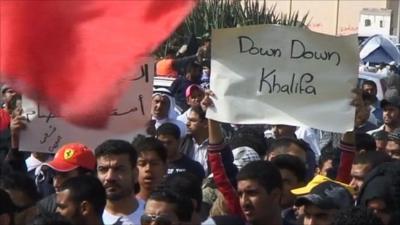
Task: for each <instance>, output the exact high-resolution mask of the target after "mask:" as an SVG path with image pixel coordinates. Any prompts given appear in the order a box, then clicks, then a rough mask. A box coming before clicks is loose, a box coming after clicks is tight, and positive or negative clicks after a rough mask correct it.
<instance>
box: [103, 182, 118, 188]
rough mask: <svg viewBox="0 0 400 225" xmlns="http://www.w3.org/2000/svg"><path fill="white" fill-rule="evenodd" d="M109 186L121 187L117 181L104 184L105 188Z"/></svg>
mask: <svg viewBox="0 0 400 225" xmlns="http://www.w3.org/2000/svg"><path fill="white" fill-rule="evenodd" d="M109 187H121V185H119V184H118V183H117V182H108V183H105V184H104V188H109Z"/></svg>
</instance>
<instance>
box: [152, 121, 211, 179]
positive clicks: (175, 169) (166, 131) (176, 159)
mask: <svg viewBox="0 0 400 225" xmlns="http://www.w3.org/2000/svg"><path fill="white" fill-rule="evenodd" d="M156 135H157V139H158V140H160V141H161V142H162V143H163V144H164V146H165V148H166V149H167V153H168V154H167V163H168V171H167V174H173V173H180V172H186V171H187V172H190V173H192V174H193V175H195V176H197V178H198V179H199V180H203V179H204V177H205V173H204V169H203V166H202V165H201V164H200V163H198V162H197V161H194V160H192V159H190V158H189V157H187V156H186V155H184V154H183V153H182V152H180V151H179V143H180V138H179V137H180V131H179V128H178V127H177V126H176V125H175V124H172V123H165V124H163V125H161V126H160V127H159V128H158V129H157V132H156Z"/></svg>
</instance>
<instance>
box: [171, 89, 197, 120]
mask: <svg viewBox="0 0 400 225" xmlns="http://www.w3.org/2000/svg"><path fill="white" fill-rule="evenodd" d="M185 96H186V104H187V105H188V106H189V108H188V109H187V110H186V111H184V112H183V113H182V114H181V115H179V116H178V117H177V118H176V119H177V120H179V121H182V122H183V123H184V124H186V123H187V120H188V117H189V114H190V111H191V107H194V106H198V105H200V101H201V100H202V99H203V98H204V90H203V88H202V87H200V86H199V85H197V84H191V85H189V86H188V87H187V88H186V91H185Z"/></svg>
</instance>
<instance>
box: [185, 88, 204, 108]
mask: <svg viewBox="0 0 400 225" xmlns="http://www.w3.org/2000/svg"><path fill="white" fill-rule="evenodd" d="M191 91H192V92H191V94H190V96H188V97H186V103H187V104H188V105H189V106H198V105H200V102H201V100H202V99H203V98H204V92H203V91H201V90H199V89H198V88H192V90H191Z"/></svg>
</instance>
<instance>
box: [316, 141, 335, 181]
mask: <svg viewBox="0 0 400 225" xmlns="http://www.w3.org/2000/svg"><path fill="white" fill-rule="evenodd" d="M321 152H322V154H321V157H320V158H319V160H318V166H317V167H316V169H315V175H322V176H325V177H329V178H331V179H335V178H336V176H337V172H338V166H339V153H337V151H336V150H335V149H333V148H331V147H328V146H326V147H325V148H324V149H322V151H321Z"/></svg>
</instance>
